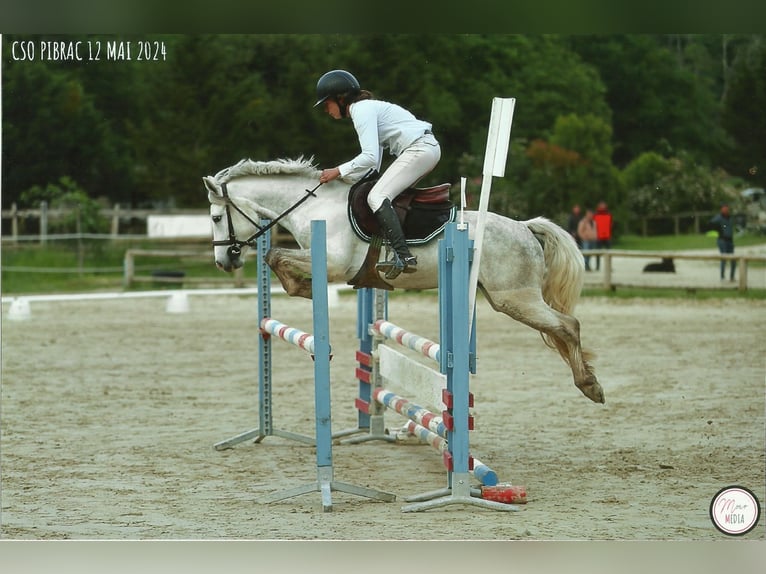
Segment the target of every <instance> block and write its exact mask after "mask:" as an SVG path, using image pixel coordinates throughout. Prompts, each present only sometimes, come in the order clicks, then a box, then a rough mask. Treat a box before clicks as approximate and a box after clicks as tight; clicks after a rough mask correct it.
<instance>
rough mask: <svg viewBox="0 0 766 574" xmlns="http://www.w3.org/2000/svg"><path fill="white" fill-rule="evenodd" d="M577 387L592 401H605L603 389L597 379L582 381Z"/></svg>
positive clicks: (602, 402)
mask: <svg viewBox="0 0 766 574" xmlns="http://www.w3.org/2000/svg"><path fill="white" fill-rule="evenodd" d="M577 388H578V389H580V392H582V394H584V395H585V396H586V397H588V398H589V399H590V400H592V401H593V402H594V403H601V404H604V403H605V402H606V400H605V399H604V389H602V388H601V385H600V384H599V383H598V381H590V382H588V383H583V384H582V385H577Z"/></svg>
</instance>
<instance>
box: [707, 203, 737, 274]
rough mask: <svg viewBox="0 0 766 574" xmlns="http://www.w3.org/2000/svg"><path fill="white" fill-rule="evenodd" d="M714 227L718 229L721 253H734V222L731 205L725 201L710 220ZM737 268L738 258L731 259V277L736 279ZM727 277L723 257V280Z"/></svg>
mask: <svg viewBox="0 0 766 574" xmlns="http://www.w3.org/2000/svg"><path fill="white" fill-rule="evenodd" d="M710 224H711V225H712V226H713V229H715V230H716V231H718V239H717V241H716V242H717V243H718V251H719V252H720V253H721V254H726V253H734V222H733V221H732V219H731V214H730V213H729V206H728V205H726V204H725V203H724V204H723V205H722V206H721V210H720V211H719V212H718V214H717V215H716V216H715V217H713V219H711V220H710ZM736 269H737V262H736V260H734V259H732V260H731V268H730V271H729V273H730V275H729V279H730V280H731V281H734V271H736ZM724 279H726V259H721V281H723V280H724Z"/></svg>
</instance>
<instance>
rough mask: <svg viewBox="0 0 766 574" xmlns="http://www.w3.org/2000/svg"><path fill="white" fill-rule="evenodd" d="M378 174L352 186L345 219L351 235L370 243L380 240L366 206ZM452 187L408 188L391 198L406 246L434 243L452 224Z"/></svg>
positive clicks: (444, 184)
mask: <svg viewBox="0 0 766 574" xmlns="http://www.w3.org/2000/svg"><path fill="white" fill-rule="evenodd" d="M378 178H379V176H378V174H377V173H373V174H372V175H370V176H366V177H364V178H363V179H362V180H360V181H359V182H357V183H356V184H354V185H353V186H352V187H351V189H350V190H349V192H348V218H349V221H350V223H351V227H352V228H353V229H354V233H356V235H357V236H358V237H359V238H360V239H361V240H362V241H366V242H368V243H369V242H370V241H371V240H372V238H373V237H374V236H378V237H380V236H382V232H381V229H380V224H379V223H378V219H377V218H376V217H375V214H374V213H373V212H372V209H370V206H369V205H368V204H367V196H368V195H369V194H370V190H372V188H373V186H374V185H375V183H377V181H378ZM450 187H452V184H449V183H443V184H441V185H436V186H433V187H410V188H407V189H405V190H404V191H403V192H402V193H400V194H399V195H398V196H397V197H395V198H394V201H393V202H392V205H393V207H394V211H395V212H396V214H397V215H398V216H399V223H401V225H402V231H404V236H405V238H406V239H407V244H408V245H421V244H424V243H428V242H429V241H430V240H431V239H433V238H434V237H435V236H436V235H437V234H438V233H439V232H440V231H441V230H442V229H443V228H444V225H446V224H447V223H449V222H451V221H454V220H455V213H456V210H455V206H454V204H453V203H452V202H451V201H450V199H449V190H450Z"/></svg>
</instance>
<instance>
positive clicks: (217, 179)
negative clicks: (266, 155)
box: [202, 157, 345, 271]
mask: <svg viewBox="0 0 766 574" xmlns="http://www.w3.org/2000/svg"><path fill="white" fill-rule="evenodd" d="M259 176H260V177H259ZM274 176H284V177H282V178H281V179H282V181H281V183H277V182H278V180H279V179H280V178H275V177H274ZM307 179H308V180H309V181H311V182H312V183H314V182H315V180H318V179H319V170H318V169H317V168H316V167H315V166H314V165H313V159H312V158H309V159H304V158H303V157H300V158H298V159H295V160H287V159H280V160H273V161H268V162H262V161H253V160H249V159H243V160H242V161H240V162H239V163H237V164H235V165H233V166H231V167H227V168H226V169H223V170H221V171H220V172H218V173H217V174H216V175H214V176H207V177H203V178H202V181H203V182H204V184H205V188H206V189H207V195H208V200H209V201H210V218H211V221H212V228H213V246H214V255H215V263H216V265H217V266H218V268H219V269H222V270H224V271H233V270H234V269H239V268H240V267H242V265H243V264H244V255H245V252H246V251H247V249H248V247H249V246H251V245H254V244H255V240H256V238H257V237H259V236H260V235H261V234H262V233H263V232H265V230H264V231H263V232H262V231H261V229H262V226H261V225H260V221H261V220H263V219H271V220H274V221H277V220H279V219H280V218H282V217H284V216H285V215H287V214H288V213H289V212H290V211H292V210H293V209H295V207H297V206H298V205H299V204H301V203H302V201H303V199H305V198H306V197H307V196H306V195H305V194H306V193H309V194H310V195H311V196H312V197H315V196H314V195H313V190H312V191H309V190H306V191H303V190H304V189H305V184H306V180H307ZM258 182H260V183H258ZM228 186H231V191H232V193H229V187H228ZM315 189H316V188H315ZM302 198H303V199H302ZM344 201H345V200H344ZM287 222H288V220H287V219H285V220H283V222H281V223H280V225H284V226H285V227H286V228H288V229H289V227H287Z"/></svg>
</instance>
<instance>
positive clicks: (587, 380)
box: [484, 289, 604, 403]
mask: <svg viewBox="0 0 766 574" xmlns="http://www.w3.org/2000/svg"><path fill="white" fill-rule="evenodd" d="M484 293H485V295H486V296H487V300H488V301H489V303H490V305H491V306H492V308H493V309H494V310H495V311H500V312H501V313H505V314H506V315H508V316H509V317H511V318H513V319H516V320H517V321H520V322H521V323H524V324H525V325H529V326H530V327H532V328H533V329H537V330H538V331H540V333H541V334H542V335H543V340H545V342H546V344H548V345H549V346H551V347H554V348H555V349H556V350H557V351H558V352H559V354H560V355H561V357H562V358H563V359H564V361H565V362H566V363H567V364H568V365H569V367H570V368H571V369H572V375H573V376H574V383H575V386H577V388H578V389H580V391H582V393H583V394H584V395H585V396H586V397H588V398H589V399H590V400H592V401H593V402H596V403H603V402H604V391H603V389H602V388H601V385H600V384H599V382H598V379H596V375H595V373H594V372H593V368H592V367H591V366H590V364H589V363H588V361H587V359H588V358H589V357H588V356H587V353H585V352H584V351H583V349H582V346H581V344H580V322H579V321H578V320H577V319H576V318H574V317H572V316H571V315H566V314H564V313H560V312H558V311H556V310H555V309H552V308H551V307H550V306H549V305H547V304H546V303H545V301H543V299H542V297H541V296H540V292H539V291H538V290H536V289H517V290H514V291H502V292H498V291H493V292H491V293H490V292H487V291H484Z"/></svg>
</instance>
